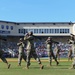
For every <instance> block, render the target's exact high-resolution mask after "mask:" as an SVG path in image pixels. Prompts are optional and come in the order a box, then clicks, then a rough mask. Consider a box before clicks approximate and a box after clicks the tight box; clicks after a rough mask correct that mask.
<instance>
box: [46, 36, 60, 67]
mask: <svg viewBox="0 0 75 75" xmlns="http://www.w3.org/2000/svg"><path fill="white" fill-rule="evenodd" d="M53 43H58V42H55V41H53V40H52V38H51V37H48V39H47V40H46V44H47V53H48V57H49V66H51V65H52V57H53V59H54V60H55V61H56V65H58V64H59V62H58V61H57V59H56V57H55V55H54V53H53V49H52V44H53Z"/></svg>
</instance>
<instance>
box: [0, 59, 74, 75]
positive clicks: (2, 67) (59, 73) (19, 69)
mask: <svg viewBox="0 0 75 75" xmlns="http://www.w3.org/2000/svg"><path fill="white" fill-rule="evenodd" d="M7 60H8V61H9V63H10V64H11V68H10V69H7V66H6V64H5V63H3V62H2V61H0V75H75V69H68V68H69V67H70V65H71V63H72V61H67V59H61V60H60V61H59V62H60V64H59V65H58V66H56V63H55V62H54V61H53V63H52V66H50V67H48V66H47V65H48V64H49V63H48V60H47V59H41V60H42V64H43V65H44V69H43V70H40V69H39V65H38V63H37V62H36V61H34V60H33V59H32V60H31V66H30V69H28V70H27V69H23V67H25V65H26V63H25V62H24V61H22V66H17V65H18V64H17V59H16V58H14V59H12V58H11V59H7Z"/></svg>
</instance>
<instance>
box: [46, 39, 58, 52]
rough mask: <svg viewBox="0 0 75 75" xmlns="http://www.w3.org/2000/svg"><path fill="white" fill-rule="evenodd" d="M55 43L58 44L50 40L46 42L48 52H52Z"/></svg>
mask: <svg viewBox="0 0 75 75" xmlns="http://www.w3.org/2000/svg"><path fill="white" fill-rule="evenodd" d="M53 43H58V42H55V41H53V40H52V39H50V40H49V39H47V40H46V44H47V50H48V51H52V44H53Z"/></svg>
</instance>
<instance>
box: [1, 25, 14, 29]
mask: <svg viewBox="0 0 75 75" xmlns="http://www.w3.org/2000/svg"><path fill="white" fill-rule="evenodd" d="M0 28H1V29H4V28H6V29H7V30H8V29H11V30H13V26H8V25H6V26H4V25H1V27H0Z"/></svg>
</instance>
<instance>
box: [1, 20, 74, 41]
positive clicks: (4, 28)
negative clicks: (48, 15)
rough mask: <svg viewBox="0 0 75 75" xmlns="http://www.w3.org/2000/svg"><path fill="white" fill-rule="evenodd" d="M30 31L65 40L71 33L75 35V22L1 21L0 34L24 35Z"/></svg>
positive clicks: (7, 35)
mask: <svg viewBox="0 0 75 75" xmlns="http://www.w3.org/2000/svg"><path fill="white" fill-rule="evenodd" d="M28 31H32V32H33V34H34V35H35V36H39V37H47V36H52V37H53V38H54V39H55V40H58V41H61V42H63V41H64V42H65V40H67V39H68V38H69V36H70V33H72V34H74V35H75V23H72V22H35V23H32V22H28V23H27V22H9V21H0V35H1V36H5V37H8V38H9V37H11V38H12V37H13V38H15V37H17V38H19V37H22V36H24V35H25V33H27V32H28Z"/></svg>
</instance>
